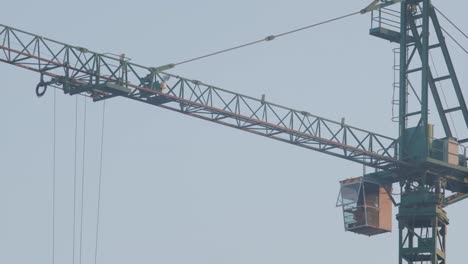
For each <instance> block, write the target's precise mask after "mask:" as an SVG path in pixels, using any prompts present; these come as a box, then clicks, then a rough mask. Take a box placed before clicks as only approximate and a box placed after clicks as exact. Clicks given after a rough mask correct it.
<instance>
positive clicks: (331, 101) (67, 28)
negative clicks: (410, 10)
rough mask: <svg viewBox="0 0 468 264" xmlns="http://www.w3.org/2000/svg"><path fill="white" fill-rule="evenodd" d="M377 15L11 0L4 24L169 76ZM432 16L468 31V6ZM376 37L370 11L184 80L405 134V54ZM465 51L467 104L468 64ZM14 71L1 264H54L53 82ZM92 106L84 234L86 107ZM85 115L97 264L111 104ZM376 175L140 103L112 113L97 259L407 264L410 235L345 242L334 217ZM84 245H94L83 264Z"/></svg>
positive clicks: (1, 193) (65, 139)
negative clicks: (361, 182) (342, 187)
mask: <svg viewBox="0 0 468 264" xmlns="http://www.w3.org/2000/svg"><path fill="white" fill-rule="evenodd" d="M369 2H370V0H367V1H366V0H359V1H305V0H304V1H299V0H291V1H276V0H273V1H272V0H269V1H267V0H254V1H247V0H238V1H220V0H218V1H214V0H199V1H180V0H172V1H157V0H156V1H142V0H134V1H119V0H114V1H108V0H103V1H89V0H83V1H64V0H62V1H58V0H56V1H52V0H43V1H6V2H5V3H2V10H3V12H2V19H1V21H0V24H5V25H9V26H12V27H16V28H20V29H24V30H26V31H30V32H33V33H36V34H39V35H43V36H47V37H49V38H52V39H56V40H59V41H62V42H65V43H70V44H73V45H77V46H84V47H87V48H89V49H90V50H94V51H97V52H111V53H116V54H121V53H125V54H126V55H127V56H128V57H130V58H132V61H133V62H136V63H139V64H142V65H147V66H159V65H163V64H167V63H171V62H175V61H180V60H184V59H187V58H191V57H194V56H198V55H202V54H205V53H207V52H211V51H216V50H218V49H221V48H226V47H230V46H233V45H237V44H241V43H244V42H247V41H252V40H256V39H259V38H262V37H265V36H267V35H271V34H276V33H280V32H283V31H287V30H290V29H293V28H296V27H300V26H304V25H308V24H312V23H314V22H318V21H321V20H324V19H328V18H332V17H335V16H339V15H343V14H347V13H350V12H353V11H357V10H360V9H361V8H363V7H364V6H366V5H367V4H368V3H369ZM439 2H440V5H439ZM434 4H435V5H437V6H438V7H439V8H440V9H441V10H443V11H444V12H445V13H446V14H448V15H449V16H450V17H451V18H452V19H453V20H454V21H455V22H456V23H457V24H458V25H459V26H461V27H462V28H463V29H464V30H465V31H468V20H466V10H468V3H466V1H450V2H447V1H434ZM443 25H447V24H446V23H445V21H444V22H443ZM369 26H370V15H363V16H355V17H352V18H349V19H347V20H345V21H340V22H337V23H334V24H330V25H326V26H322V27H320V28H316V29H312V30H310V31H305V32H301V33H298V34H295V35H291V36H289V37H285V38H281V39H278V40H275V41H273V42H269V43H264V44H261V45H257V46H254V47H250V48H246V49H243V50H240V51H236V52H233V53H230V54H225V55H222V56H217V57H214V58H210V59H207V60H204V61H199V62H195V63H192V64H187V65H184V66H180V67H178V68H175V69H173V70H171V72H172V73H174V74H178V75H181V76H186V77H189V78H193V79H198V80H202V81H203V82H205V83H209V84H213V85H216V86H219V87H223V88H225V89H229V90H232V91H236V92H240V93H244V94H249V95H252V96H255V97H260V95H261V94H266V95H267V98H268V100H269V101H272V102H276V103H278V104H282V105H285V106H288V107H292V108H296V109H304V110H307V111H308V112H310V113H314V114H316V115H319V116H324V117H328V118H330V119H334V120H340V119H341V117H346V121H347V123H348V124H351V125H353V126H357V127H361V128H364V129H368V130H371V131H374V132H377V133H381V134H384V135H388V136H392V137H396V136H397V125H396V123H393V122H392V121H391V117H392V114H391V113H392V111H391V110H392V106H391V100H392V92H393V91H392V82H393V71H392V66H393V53H392V49H393V48H395V47H396V46H395V45H393V44H390V43H388V42H386V41H384V40H381V39H377V38H374V37H371V36H369V35H368V29H369ZM447 28H448V29H450V30H451V28H450V27H449V26H448V25H447ZM451 31H453V30H451ZM457 37H458V38H459V39H460V40H462V43H463V44H464V45H465V46H466V47H467V46H468V41H467V40H466V39H463V38H462V37H460V35H457ZM449 43H450V47H451V48H452V49H451V51H452V55H453V58H454V63H455V65H456V69H457V71H458V74H459V79H460V82H461V84H462V86H463V87H465V88H463V91H464V92H465V94H468V90H466V87H467V86H468V75H467V72H468V56H467V55H466V54H464V53H462V52H461V51H460V49H458V48H455V47H454V46H453V45H452V43H451V42H449ZM0 73H1V74H0V75H1V77H2V78H1V82H2V96H1V97H0V122H1V127H2V129H0V165H1V166H0V210H1V212H2V214H1V215H2V217H0V263H8V264H29V263H35V264H48V263H51V254H52V250H51V241H52V240H51V238H52V237H51V235H52V142H53V125H52V124H53V94H54V92H53V91H52V90H49V91H48V92H47V94H46V95H45V96H44V97H43V98H40V99H38V98H37V97H36V95H35V93H34V88H35V86H36V84H37V82H38V81H39V75H37V74H35V73H32V72H28V71H26V70H22V69H20V68H16V67H13V66H10V65H5V64H0ZM75 100H76V98H75V97H69V96H66V95H63V93H61V92H60V91H57V124H58V127H57V138H56V140H57V159H56V162H57V167H56V175H57V194H56V199H57V215H56V263H72V261H73V220H74V218H73V210H74V207H73V197H74V185H73V183H74V171H75V170H74V164H75V163H74V154H75V151H74V138H75V132H74V124H75ZM78 103H79V111H78V115H79V118H78V120H79V121H80V123H79V127H78V128H79V131H80V132H79V133H78V137H79V148H78V162H77V166H78V168H77V176H78V189H77V197H78V203H77V208H76V212H77V215H76V218H77V221H76V225H77V228H76V230H77V231H79V224H80V221H79V220H80V218H79V216H78V213H79V207H80V202H79V200H80V193H81V189H80V188H79V186H80V183H81V175H82V170H81V168H82V164H83V162H82V158H81V155H82V147H81V146H82V136H83V135H82V130H83V126H82V123H83V122H82V121H83V120H82V118H83V104H84V101H83V99H82V98H79V99H78ZM87 106H88V112H87V115H88V122H87V130H86V143H87V144H86V156H85V168H86V169H85V173H84V175H85V190H84V195H85V199H84V201H85V203H84V216H83V220H84V222H83V230H84V232H83V236H82V246H83V247H82V250H81V258H82V263H85V264H88V263H94V250H95V232H96V210H97V208H96V207H97V182H98V175H99V167H98V165H99V145H100V131H101V113H102V103H96V104H94V103H91V102H90V101H88V103H87ZM361 174H362V167H361V166H359V165H357V164H353V163H352V162H349V161H346V160H340V159H338V158H335V157H331V156H326V155H324V154H321V153H316V152H313V151H311V150H306V149H301V148H298V147H294V146H291V145H288V144H284V143H281V142H276V141H272V140H270V139H266V138H263V137H258V136H255V135H252V134H248V133H245V132H242V131H238V130H234V129H231V128H227V127H222V126H219V125H217V124H212V123H209V122H206V121H201V120H198V119H193V118H190V117H187V116H183V115H180V114H178V113H173V112H169V111H167V110H163V109H160V108H157V107H153V106H150V105H145V104H141V103H138V102H135V101H130V100H126V99H121V98H115V99H111V100H108V101H107V106H106V126H105V140H104V160H103V178H102V196H101V218H100V219H101V222H100V231H99V244H98V258H97V263H100V264H111V263H112V264H128V263H138V264H147V263H148V264H149V263H152V264H154V263H164V264H189V263H190V264H221V263H222V264H237V263H242V264H258V263H269V264H280V263H281V264H283V263H295V264H300V263H304V264H305V263H361V264H371V263H372V264H373V263H376V260H379V263H396V262H397V257H398V252H397V248H398V233H397V232H395V231H397V226H396V222H394V228H393V230H394V232H393V233H391V234H385V235H381V236H376V237H372V238H368V237H364V236H358V235H355V234H352V233H346V232H344V228H343V220H342V212H341V210H340V209H337V208H335V202H336V198H337V194H338V187H339V184H338V181H339V180H342V179H346V178H351V177H357V176H361ZM466 206H467V202H466V201H465V202H461V203H460V204H457V205H454V206H452V207H450V208H448V209H447V211H448V213H449V217H450V219H451V225H450V226H449V233H448V254H449V256H448V258H449V262H450V263H463V262H464V261H466V252H464V251H465V248H466V246H465V241H466V234H468V227H467V225H466V222H467V221H468V214H467V213H466ZM79 244H80V243H79V235H78V236H77V237H76V243H75V249H76V250H75V263H79V261H78V259H79V251H80V250H79ZM345 261H346V262H345Z"/></svg>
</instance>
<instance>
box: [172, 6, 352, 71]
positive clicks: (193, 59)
mask: <svg viewBox="0 0 468 264" xmlns="http://www.w3.org/2000/svg"><path fill="white" fill-rule="evenodd" d="M360 13H361V12H353V13H350V14H347V15H343V16H339V17H335V18H332V19H328V20H325V21H322V22H319V23H315V24H312V25H308V26H305V27H301V28H297V29H294V30H290V31H287V32H283V33H280V34H277V35H270V36H267V37H265V38H262V39H259V40H256V41H252V42H248V43H245V44H242V45H238V46H235V47H232V48H228V49H224V50H220V51H216V52H213V53H209V54H206V55H203V56H199V57H195V58H192V59H187V60H184V61H181V62H178V63H174V64H171V65H173V66H172V67H174V66H178V65H182V64H186V63H189V62H193V61H197V60H201V59H205V58H208V57H212V56H215V55H219V54H222V53H226V52H230V51H233V50H237V49H241V48H245V47H248V46H252V45H255V44H259V43H261V42H267V41H272V40H274V39H276V38H279V37H283V36H286V35H290V34H293V33H296V32H299V31H303V30H306V29H310V28H314V27H318V26H321V25H324V24H328V23H331V22H334V21H337V20H341V19H344V18H347V17H351V16H354V15H357V14H360Z"/></svg>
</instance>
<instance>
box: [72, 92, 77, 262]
mask: <svg viewBox="0 0 468 264" xmlns="http://www.w3.org/2000/svg"><path fill="white" fill-rule="evenodd" d="M77 156H78V96H76V97H75V162H74V172H73V255H72V257H73V259H72V264H75V250H76V178H77Z"/></svg>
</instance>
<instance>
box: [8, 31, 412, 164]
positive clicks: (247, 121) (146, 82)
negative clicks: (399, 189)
mask: <svg viewBox="0 0 468 264" xmlns="http://www.w3.org/2000/svg"><path fill="white" fill-rule="evenodd" d="M1 27H3V28H1V29H0V41H1V42H0V43H2V45H0V49H1V50H2V52H1V53H0V61H2V62H5V63H9V64H12V65H15V66H18V67H21V68H25V69H27V70H32V71H35V72H38V73H40V74H41V76H48V77H50V80H48V81H47V84H49V85H54V86H56V87H58V88H60V89H63V90H64V92H65V93H68V94H72V95H73V94H84V95H87V96H89V97H92V99H93V100H94V101H100V100H105V99H109V98H112V97H115V96H124V97H127V98H131V99H134V100H138V101H142V102H145V103H149V104H153V105H157V106H160V107H162V108H166V109H170V110H175V111H178V112H181V113H183V114H187V115H191V116H194V117H198V118H201V119H205V120H209V121H212V122H216V123H219V124H223V125H226V126H230V127H234V128H238V129H241V130H244V131H248V132H251V133H254V134H258V135H262V136H266V137H269V138H272V139H276V140H279V141H284V142H288V143H291V144H294V145H298V146H301V147H304V148H308V149H312V150H316V151H320V152H323V153H326V154H330V155H333V156H337V157H341V158H345V159H348V160H351V161H354V162H358V163H361V164H364V165H366V166H370V167H374V168H378V169H383V170H395V169H397V168H399V167H401V166H406V164H405V163H403V162H401V161H398V159H397V149H396V146H397V143H396V140H395V139H392V138H390V137H386V136H382V135H379V134H376V133H372V132H369V131H366V130H362V129H359V128H355V127H352V126H348V125H345V124H343V123H340V122H334V121H331V120H328V119H325V118H321V117H318V116H315V115H312V114H310V113H307V112H305V111H298V110H294V109H291V108H287V107H283V106H280V105H277V104H273V103H270V102H267V101H265V100H261V99H257V98H253V97H250V96H246V95H241V94H238V93H234V92H231V91H228V90H225V89H221V88H218V87H214V86H211V85H206V84H203V83H202V82H199V81H195V80H190V79H186V78H182V77H180V76H176V75H173V74H170V73H166V72H161V71H160V70H157V69H158V67H156V68H154V67H144V66H141V65H138V64H135V63H132V62H129V60H128V58H126V57H125V56H111V55H107V54H99V53H94V52H91V51H89V50H88V49H86V48H82V47H76V46H72V45H67V44H64V43H61V42H58V41H54V40H50V39H47V38H44V37H40V36H37V35H34V34H30V33H27V32H25V31H21V30H17V29H13V28H11V27H6V26H1ZM41 78H43V77H41ZM42 82H43V81H42ZM162 86H164V88H165V89H162ZM117 87H121V88H120V89H119V88H117Z"/></svg>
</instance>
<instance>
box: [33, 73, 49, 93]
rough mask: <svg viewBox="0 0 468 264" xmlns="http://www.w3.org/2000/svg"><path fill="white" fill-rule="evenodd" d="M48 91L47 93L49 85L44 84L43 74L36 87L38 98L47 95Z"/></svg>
mask: <svg viewBox="0 0 468 264" xmlns="http://www.w3.org/2000/svg"><path fill="white" fill-rule="evenodd" d="M41 88H42V90H41ZM46 91H47V83H46V82H44V75H42V74H41V81H40V82H39V83H38V84H37V85H36V95H37V97H42V96H43V95H44V94H45V93H46Z"/></svg>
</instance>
